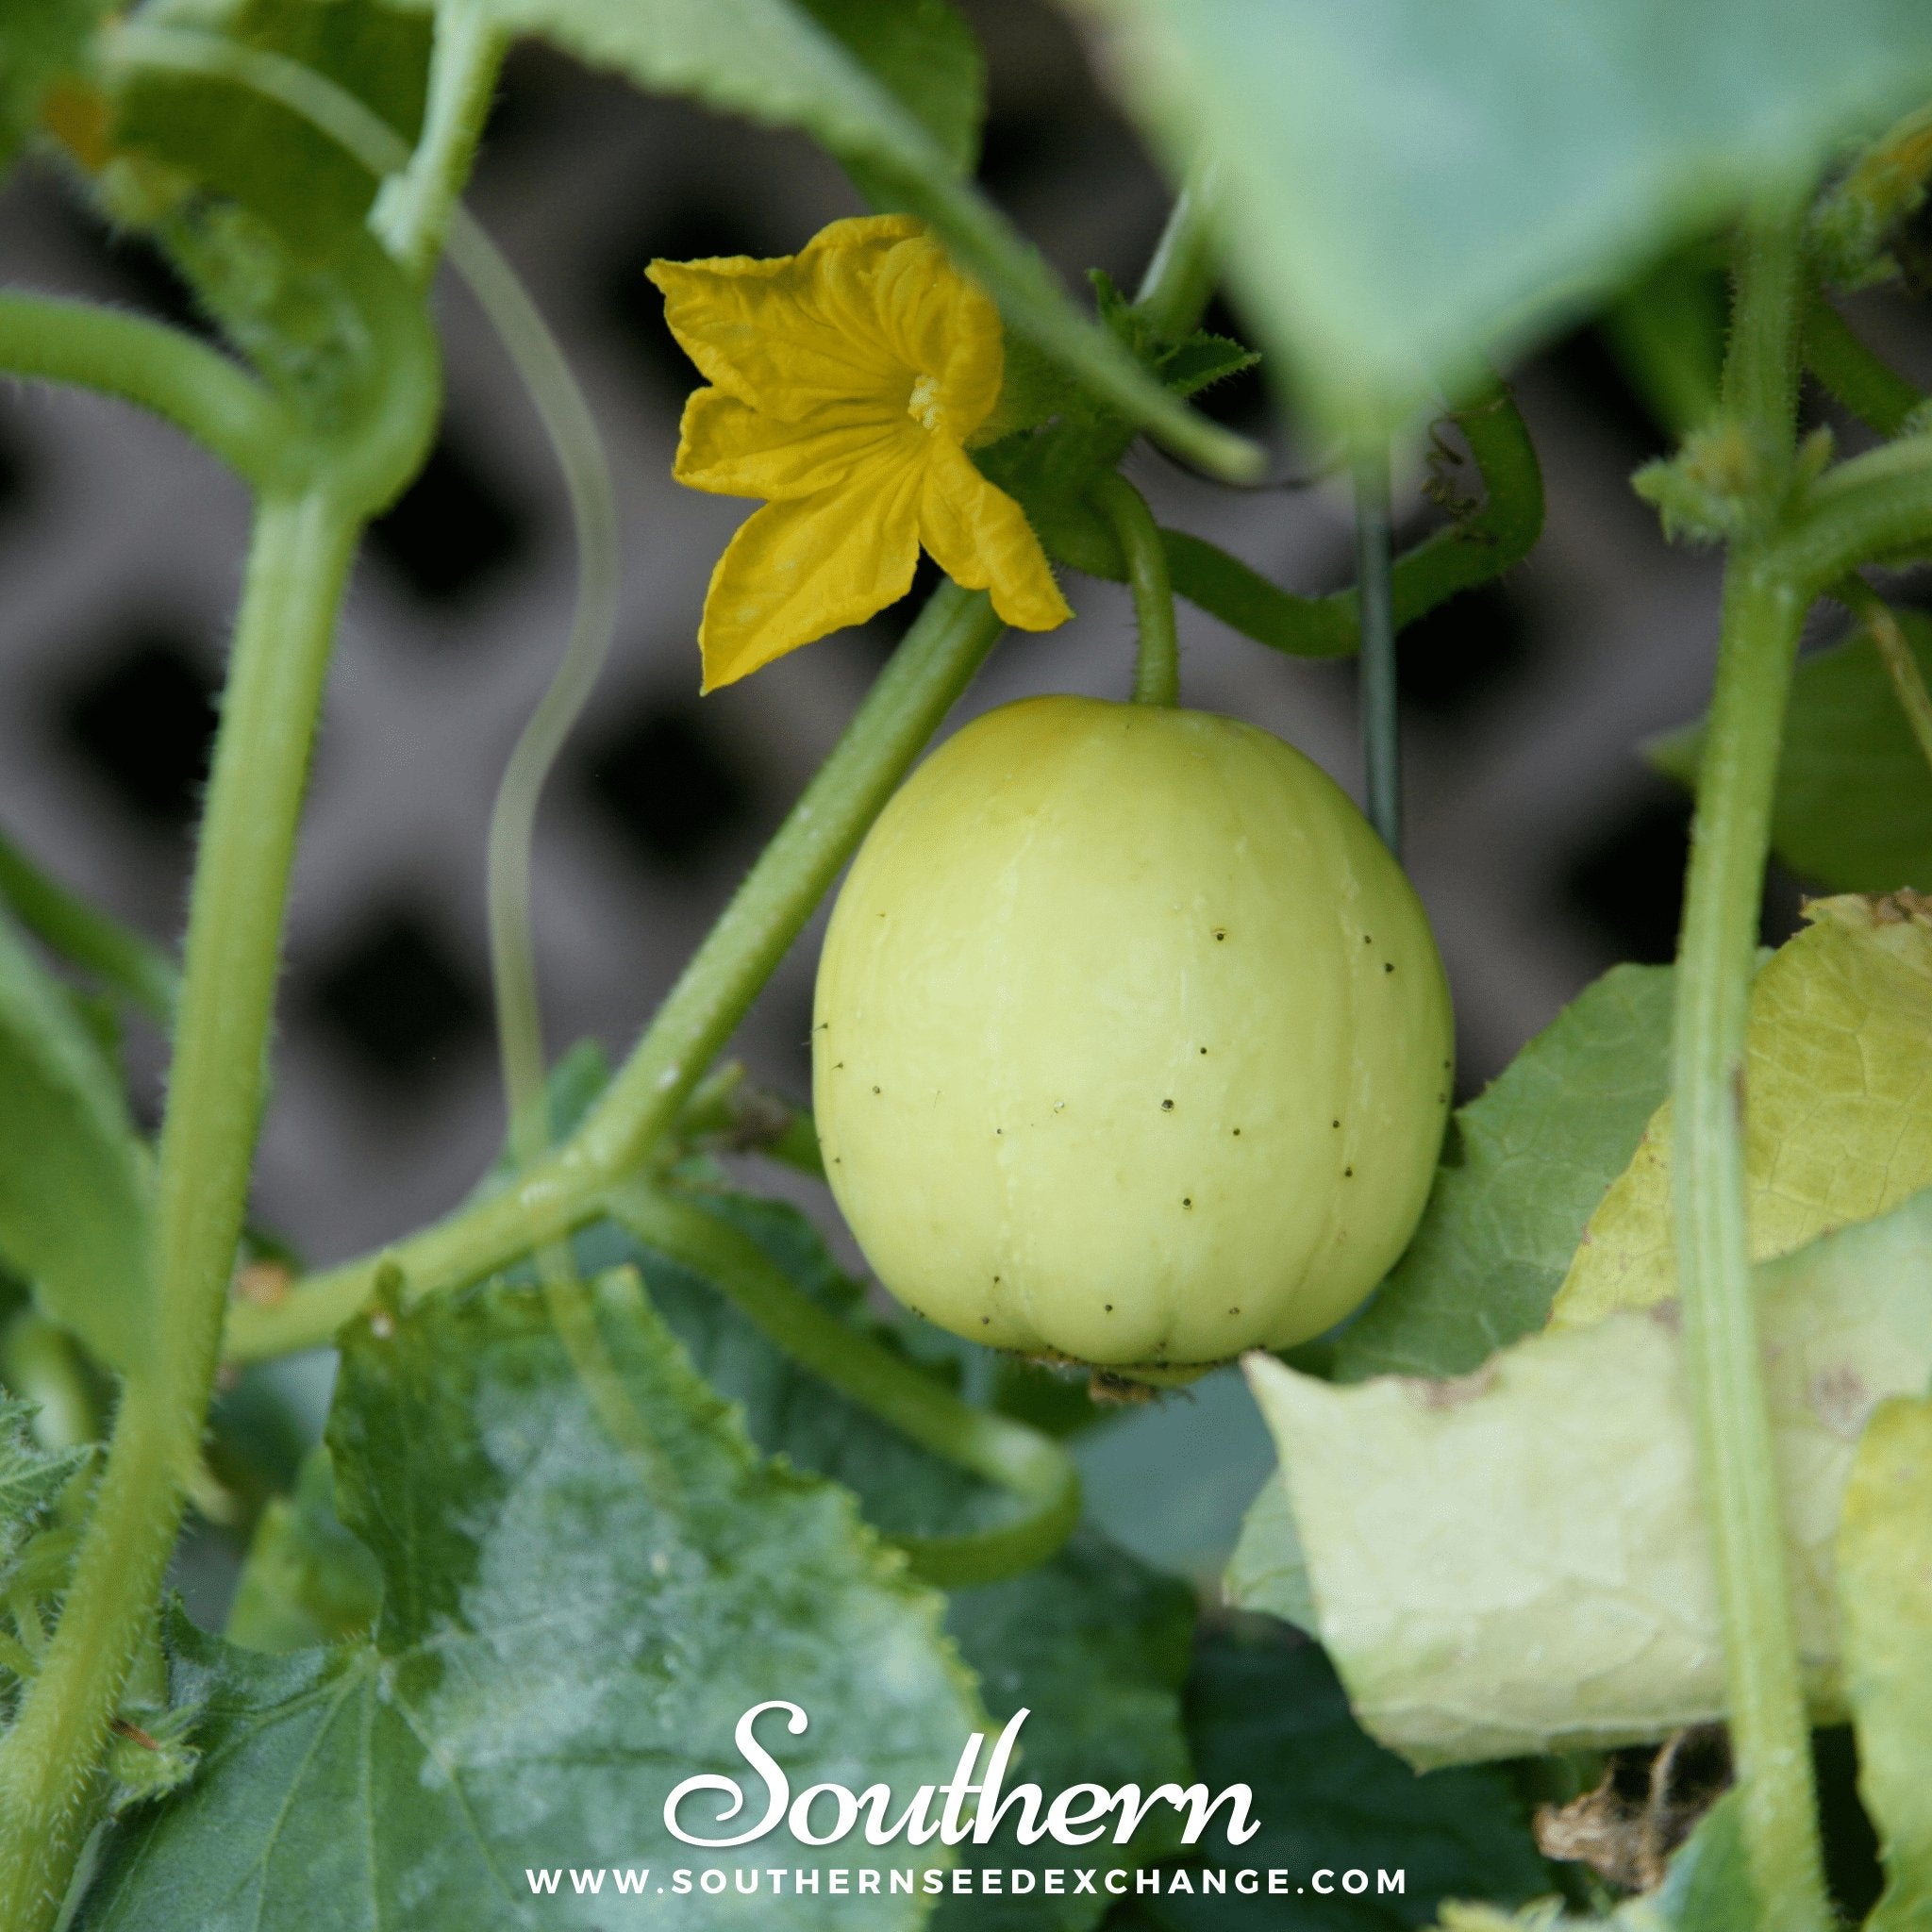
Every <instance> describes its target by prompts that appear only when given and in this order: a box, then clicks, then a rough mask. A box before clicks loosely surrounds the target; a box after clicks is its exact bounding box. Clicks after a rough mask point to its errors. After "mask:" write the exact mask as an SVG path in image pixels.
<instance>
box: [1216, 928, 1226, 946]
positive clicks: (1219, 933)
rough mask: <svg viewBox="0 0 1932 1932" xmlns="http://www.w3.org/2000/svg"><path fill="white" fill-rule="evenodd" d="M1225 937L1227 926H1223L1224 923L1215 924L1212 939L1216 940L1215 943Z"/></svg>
mask: <svg viewBox="0 0 1932 1932" xmlns="http://www.w3.org/2000/svg"><path fill="white" fill-rule="evenodd" d="M1226 937H1227V928H1226V926H1224V925H1217V926H1216V927H1215V928H1214V939H1215V942H1216V943H1217V944H1219V943H1220V941H1223V940H1224V939H1225V938H1226Z"/></svg>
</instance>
